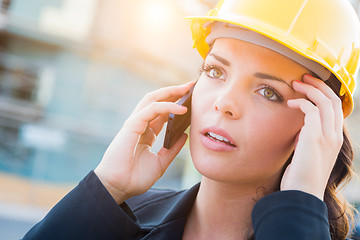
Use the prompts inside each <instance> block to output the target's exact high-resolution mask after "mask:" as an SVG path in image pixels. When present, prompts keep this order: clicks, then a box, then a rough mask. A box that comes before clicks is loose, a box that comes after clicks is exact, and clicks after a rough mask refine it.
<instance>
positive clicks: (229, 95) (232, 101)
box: [214, 87, 242, 119]
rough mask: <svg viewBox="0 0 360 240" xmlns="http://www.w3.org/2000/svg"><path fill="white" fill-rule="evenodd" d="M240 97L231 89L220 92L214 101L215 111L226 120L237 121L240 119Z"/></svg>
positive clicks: (238, 93)
mask: <svg viewBox="0 0 360 240" xmlns="http://www.w3.org/2000/svg"><path fill="white" fill-rule="evenodd" d="M241 102H242V101H241V96H240V92H238V91H235V90H234V89H232V88H231V87H229V88H228V89H226V90H224V91H221V92H220V93H219V95H218V97H217V98H216V100H215V104H214V108H215V111H218V112H220V113H221V114H222V115H224V116H225V117H227V118H230V119H239V118H240V117H241V108H242V106H241V105H242V103H241Z"/></svg>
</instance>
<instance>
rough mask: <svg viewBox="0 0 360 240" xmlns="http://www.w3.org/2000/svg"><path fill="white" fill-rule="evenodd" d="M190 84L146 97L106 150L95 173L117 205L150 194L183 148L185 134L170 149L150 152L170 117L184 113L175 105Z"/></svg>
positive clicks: (184, 111) (166, 89) (167, 88)
mask: <svg viewBox="0 0 360 240" xmlns="http://www.w3.org/2000/svg"><path fill="white" fill-rule="evenodd" d="M193 84H194V83H193V82H190V83H187V84H184V85H180V86H174V87H166V88H162V89H159V90H157V91H154V92H151V93H149V94H147V95H146V96H145V97H144V98H143V99H142V100H141V101H140V102H139V103H138V105H137V106H136V108H135V110H134V111H133V113H132V114H131V115H130V117H129V118H128V119H127V120H126V121H125V123H124V125H123V127H122V129H121V130H120V131H119V133H118V134H117V136H116V137H115V138H114V140H113V141H112V143H111V144H110V146H109V147H108V149H107V150H106V152H105V154H104V156H103V159H102V160H101V162H100V164H99V165H98V166H97V167H96V169H95V170H94V172H95V173H96V175H97V176H98V178H99V179H100V181H101V182H102V184H103V185H104V186H105V187H106V189H107V190H108V191H109V193H110V194H111V196H112V197H113V198H114V200H115V201H116V202H117V203H119V204H120V203H121V202H124V201H125V200H126V199H128V198H130V197H132V196H135V195H139V194H142V193H144V192H146V191H147V190H149V189H150V188H151V187H152V185H154V183H155V182H156V181H157V180H158V179H159V178H160V177H161V176H162V175H163V174H164V172H165V170H166V169H167V167H168V166H169V165H170V163H171V161H172V160H173V159H174V158H175V156H176V155H177V154H178V153H179V151H180V150H181V148H182V147H183V146H184V144H185V142H186V139H187V135H186V134H185V133H184V134H183V136H182V137H181V138H180V139H179V140H178V141H177V142H176V143H175V144H174V146H172V147H171V148H170V149H166V148H162V149H161V150H160V151H159V152H158V153H153V152H152V151H151V147H152V145H153V143H154V141H155V139H156V137H157V135H158V134H159V132H160V131H161V129H162V127H163V125H164V124H165V122H166V121H167V119H168V115H169V113H173V114H180V115H181V114H184V113H186V111H187V108H186V107H183V106H180V105H178V104H176V103H174V102H175V101H176V100H178V99H179V98H180V97H182V96H183V95H185V93H186V92H187V91H188V90H189V89H190V87H191V86H192V85H193Z"/></svg>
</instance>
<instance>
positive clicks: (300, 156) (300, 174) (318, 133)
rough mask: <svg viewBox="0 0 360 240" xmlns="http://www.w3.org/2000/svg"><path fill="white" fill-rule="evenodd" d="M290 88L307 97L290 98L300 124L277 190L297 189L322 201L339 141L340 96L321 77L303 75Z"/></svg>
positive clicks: (289, 103) (289, 104) (340, 132)
mask: <svg viewBox="0 0 360 240" xmlns="http://www.w3.org/2000/svg"><path fill="white" fill-rule="evenodd" d="M303 81H304V82H299V81H294V82H293V88H294V89H295V90H296V91H297V92H300V93H303V94H305V95H306V96H307V98H308V99H292V100H288V102H287V104H288V106H289V107H290V108H294V109H300V110H301V111H302V112H303V113H304V114H305V118H304V125H303V127H302V128H301V130H300V132H299V133H298V135H297V140H296V142H295V151H294V156H293V159H292V161H291V164H290V165H289V166H288V167H287V169H286V170H285V173H284V175H283V178H282V180H281V186H280V189H281V190H300V191H303V192H307V193H310V194H312V195H315V196H316V197H318V198H319V199H321V200H323V197H324V192H325V188H326V185H327V182H328V180H329V177H330V174H331V171H332V169H333V167H334V165H335V161H336V159H337V156H338V154H339V152H340V148H341V146H342V143H343V121H344V117H343V112H342V108H341V100H340V98H339V97H338V96H337V95H336V94H335V93H334V92H333V91H332V89H331V88H330V87H329V86H327V85H326V84H325V83H324V82H323V81H322V80H320V79H317V78H315V77H312V76H310V75H307V74H306V75H304V77H303Z"/></svg>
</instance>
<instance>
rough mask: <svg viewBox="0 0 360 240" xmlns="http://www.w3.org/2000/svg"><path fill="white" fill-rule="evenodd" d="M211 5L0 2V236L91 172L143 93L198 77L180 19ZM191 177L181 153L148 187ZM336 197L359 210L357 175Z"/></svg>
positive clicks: (135, 0) (142, 0) (159, 0)
mask: <svg viewBox="0 0 360 240" xmlns="http://www.w3.org/2000/svg"><path fill="white" fill-rule="evenodd" d="M215 2H216V1H214V0H131V1H129V0H127V1H125V0H101V1H100V0H76V1H71V0H0V9H1V10H0V239H19V238H21V237H22V236H23V235H24V233H25V232H26V231H27V230H28V229H29V228H30V227H31V226H32V225H33V224H34V223H36V222H37V221H39V220H40V219H41V218H42V217H43V216H44V215H45V214H46V212H47V211H48V210H49V209H50V208H51V207H52V206H53V205H54V204H56V202H58V201H59V200H60V199H61V198H62V197H63V196H64V195H65V194H66V193H67V192H68V191H69V190H70V189H71V188H73V187H74V186H75V185H76V184H77V183H78V182H79V181H80V180H81V179H82V178H83V177H84V176H85V175H86V174H87V173H88V172H89V171H91V170H92V169H94V168H95V167H96V166H97V164H98V163H99V161H100V160H101V158H102V155H103V153H104V152H105V150H106V148H107V146H108V145H109V143H110V142H111V140H112V138H113V137H114V136H115V135H116V133H117V132H118V130H119V129H120V128H121V126H122V124H123V122H124V121H125V119H126V118H127V117H128V116H129V114H130V113H131V111H132V109H133V108H134V107H135V105H136V103H137V102H138V101H139V100H140V99H141V98H142V97H143V96H144V95H145V94H146V93H147V92H149V91H152V90H155V89H158V88H160V87H164V86H169V85H174V84H180V83H184V82H187V81H193V80H196V79H197V77H198V75H199V69H200V66H201V58H200V56H199V55H198V54H197V52H196V51H195V50H193V49H192V40H191V33H190V29H189V27H188V25H187V22H186V21H185V20H184V19H183V17H184V16H188V15H196V14H205V13H206V12H207V11H208V10H209V9H210V8H212V7H213V6H214V4H215ZM352 3H353V5H354V7H355V9H356V10H359V11H358V12H360V0H353V1H352ZM355 98H356V99H355V102H356V105H355V106H356V108H355V110H354V112H353V114H352V115H351V116H350V117H349V118H348V119H346V122H347V125H348V128H349V131H350V133H351V134H352V139H353V142H354V147H355V149H356V160H355V167H356V169H357V170H359V168H360V155H359V148H360V125H359V123H360V110H359V107H360V106H359V105H360V103H359V88H358V89H357V93H356V96H355ZM162 134H163V133H162ZM161 145H162V138H161V140H160V141H157V142H156V143H155V149H159V148H160V147H161ZM358 173H359V172H358ZM199 179H200V176H199V175H198V174H197V173H196V171H195V170H194V168H193V166H192V163H191V159H190V156H189V152H188V149H187V146H186V147H185V149H183V150H182V152H181V153H180V154H179V155H178V157H177V159H176V160H175V161H174V162H173V163H172V164H171V166H170V168H169V170H168V171H167V172H166V173H165V175H164V176H163V177H162V178H161V179H160V181H159V182H158V183H157V184H156V187H163V188H173V189H183V188H188V187H190V186H192V185H193V184H194V183H196V182H197V181H199ZM343 191H344V193H345V195H346V197H347V199H348V200H349V201H351V202H352V203H354V204H358V203H359V202H360V181H359V178H358V177H354V179H353V180H352V181H351V182H350V184H349V185H348V186H347V187H345V188H344V190H343Z"/></svg>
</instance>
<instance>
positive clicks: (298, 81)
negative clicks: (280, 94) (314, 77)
mask: <svg viewBox="0 0 360 240" xmlns="http://www.w3.org/2000/svg"><path fill="white" fill-rule="evenodd" d="M294 82H297V83H303V82H302V81H300V80H295V81H294Z"/></svg>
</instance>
